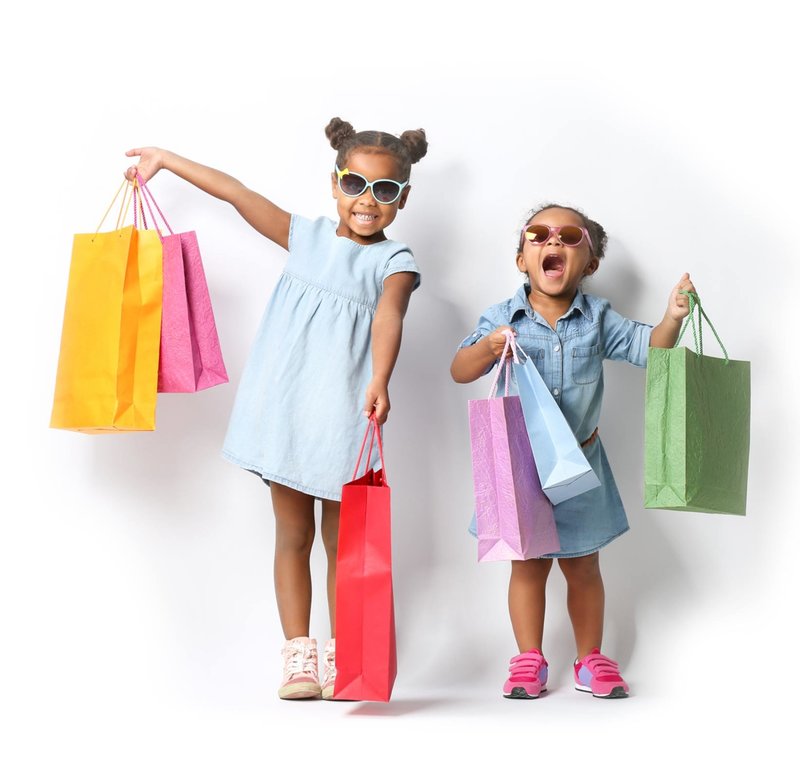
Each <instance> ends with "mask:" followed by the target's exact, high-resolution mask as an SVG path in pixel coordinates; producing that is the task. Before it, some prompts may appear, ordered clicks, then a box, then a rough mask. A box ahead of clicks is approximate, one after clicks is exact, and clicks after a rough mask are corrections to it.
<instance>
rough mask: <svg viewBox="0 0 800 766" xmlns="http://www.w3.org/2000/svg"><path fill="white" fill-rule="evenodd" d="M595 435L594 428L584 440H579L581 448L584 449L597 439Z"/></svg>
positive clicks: (595, 430)
mask: <svg viewBox="0 0 800 766" xmlns="http://www.w3.org/2000/svg"><path fill="white" fill-rule="evenodd" d="M597 436H598V434H597V429H596V428H595V429H594V431H592V435H591V436H590V437H589V438H588V439H587V440H586V441H585V442H581V449H585V448H586V447H590V446H591V445H592V444H594V443H595V442H596V441H597Z"/></svg>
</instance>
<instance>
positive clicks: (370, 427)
mask: <svg viewBox="0 0 800 766" xmlns="http://www.w3.org/2000/svg"><path fill="white" fill-rule="evenodd" d="M370 434H371V435H372V438H371V439H370V441H369V452H367V462H366V465H365V466H364V468H365V470H366V468H368V467H369V464H370V461H371V459H372V445H373V444H374V443H375V439H376V438H377V440H378V452H379V453H380V456H381V470H382V471H383V483H384V484H385V485H386V486H387V487H388V486H389V481H388V479H387V478H386V463H385V461H384V459H383V439H381V429H380V426H379V425H378V418H377V417H376V415H375V413H374V412H373V413H372V414H371V415H370V416H369V422H368V423H367V430H366V431H365V432H364V440H363V441H362V442H361V450H360V451H359V453H358V460H357V461H356V468H355V470H354V471H353V478H352V481H355V479H356V476H358V469H359V467H360V465H361V457H362V456H363V455H364V447H365V445H366V443H367V437H368V436H370Z"/></svg>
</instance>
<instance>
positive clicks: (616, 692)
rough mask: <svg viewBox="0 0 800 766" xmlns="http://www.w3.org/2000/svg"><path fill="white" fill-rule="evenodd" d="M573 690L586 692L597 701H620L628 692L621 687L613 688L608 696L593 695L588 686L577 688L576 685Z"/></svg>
mask: <svg viewBox="0 0 800 766" xmlns="http://www.w3.org/2000/svg"><path fill="white" fill-rule="evenodd" d="M575 688H576V689H577V690H578V691H579V692H588V693H589V694H591V695H592V697H597V699H599V700H621V699H625V697H627V696H628V692H626V691H625V689H623V688H622V687H621V686H615V687H614V688H613V689H612V690H611V691H610V692H609V693H608V694H595V693H594V692H593V691H592V690H591V688H590V687H588V686H578V685H577V684H576V685H575Z"/></svg>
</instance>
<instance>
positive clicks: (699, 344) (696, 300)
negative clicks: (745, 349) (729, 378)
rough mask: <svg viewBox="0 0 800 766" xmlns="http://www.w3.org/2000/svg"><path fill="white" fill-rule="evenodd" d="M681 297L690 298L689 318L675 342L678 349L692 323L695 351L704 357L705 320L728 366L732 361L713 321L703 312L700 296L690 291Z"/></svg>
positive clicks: (684, 291)
mask: <svg viewBox="0 0 800 766" xmlns="http://www.w3.org/2000/svg"><path fill="white" fill-rule="evenodd" d="M680 293H681V295H688V296H689V316H687V317H686V322H685V323H684V325H683V327H681V332H680V335H678V340H676V341H675V346H676V347H677V346H678V344H679V343H680V342H681V338H683V333H684V332H686V328H687V327H688V326H689V324H690V323H691V325H692V335H694V349H695V351H696V352H697V353H698V355H699V356H703V320H704V319H705V320H706V322H708V326H709V327H710V328H711V332H713V333H714V337H715V338H716V339H717V343H719V347H720V348H721V349H722V353H723V354H725V364H727V363H728V362H729V361H730V360H729V359H728V352H727V351H726V350H725V346H723V345H722V341H721V340H720V338H719V335H717V331H716V330H715V329H714V325H713V324H711V320H710V319H709V318H708V314H706V312H705V311H703V307H702V305H701V304H700V296H699V295H698V294H697V293H692V292H689V291H688V290H681V291H680ZM695 307H696V308H697V309H698V311H699V314H700V318H699V319H698V320H697V324H695V318H694V317H695V314H694V310H695Z"/></svg>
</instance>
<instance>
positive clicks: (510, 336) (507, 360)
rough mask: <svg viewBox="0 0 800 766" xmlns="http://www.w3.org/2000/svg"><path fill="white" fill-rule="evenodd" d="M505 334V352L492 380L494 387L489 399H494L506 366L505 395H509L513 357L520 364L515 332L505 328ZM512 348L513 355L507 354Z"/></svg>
mask: <svg viewBox="0 0 800 766" xmlns="http://www.w3.org/2000/svg"><path fill="white" fill-rule="evenodd" d="M503 335H505V336H506V345H505V346H504V347H503V353H502V355H501V357H500V360H501V361H500V363H499V364H498V365H497V372H495V374H494V379H493V380H492V388H491V391H489V399H494V397H495V396H496V395H497V384H498V382H499V381H500V371H501V370H502V369H503V368H505V371H506V375H505V380H506V393H505V395H506V396H508V384H509V381H510V380H511V359H512V357H513V359H514V361H515V362H516V363H517V364H519V357H518V356H517V343H516V341H515V340H514V333H513V332H511V330H503ZM509 349H511V356H508V357H507V356H506V354H508V350H509Z"/></svg>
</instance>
